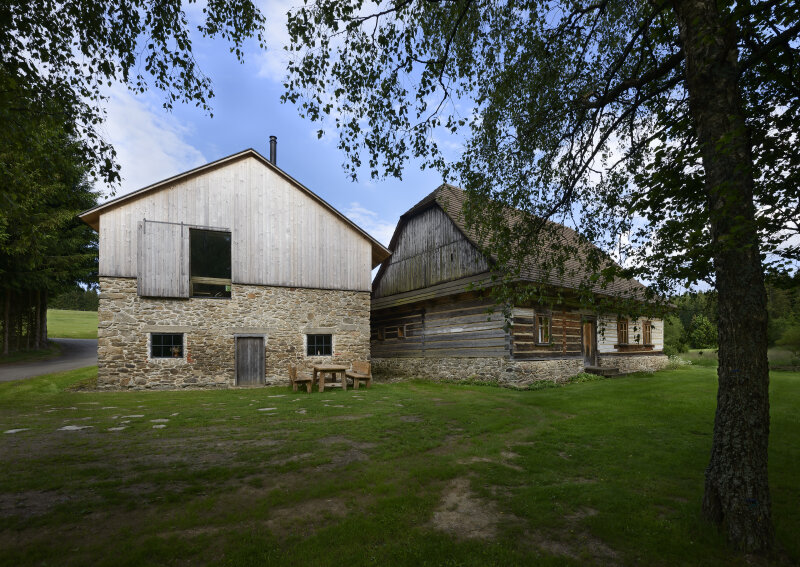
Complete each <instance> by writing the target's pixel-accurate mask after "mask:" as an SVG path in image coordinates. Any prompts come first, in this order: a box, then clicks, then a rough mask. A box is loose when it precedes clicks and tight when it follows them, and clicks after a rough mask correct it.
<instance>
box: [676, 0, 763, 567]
mask: <svg viewBox="0 0 800 567" xmlns="http://www.w3.org/2000/svg"><path fill="white" fill-rule="evenodd" d="M717 6H718V5H717V2H716V1H715V0H674V8H675V12H676V15H677V18H678V25H679V27H680V33H681V40H682V43H683V49H684V53H685V56H686V83H687V88H688V91H689V101H690V106H691V111H692V117H693V120H694V124H695V132H696V134H697V139H698V141H699V143H700V147H701V152H702V154H701V155H702V159H703V168H704V170H705V184H706V192H707V197H708V208H709V218H710V220H711V225H710V228H711V235H712V242H713V246H714V268H715V274H716V287H717V291H718V293H719V323H718V327H717V331H718V339H719V370H718V374H719V390H718V392H717V412H716V416H715V419H714V437H713V441H712V446H711V460H710V462H709V465H708V468H707V469H706V480H705V495H704V498H703V512H704V514H705V516H706V517H707V518H708V519H709V520H710V521H712V522H714V523H715V524H717V525H719V526H721V527H722V528H723V529H724V530H725V532H726V533H727V536H728V539H729V541H730V542H731V543H732V544H733V545H734V546H736V547H737V548H739V549H741V550H743V551H746V552H766V551H769V550H770V549H771V547H772V543H773V532H772V519H771V502H770V495H769V486H768V483H767V444H768V441H769V393H768V388H769V367H768V364H767V310H766V292H765V289H764V278H763V270H762V265H761V257H760V254H759V241H758V233H757V230H756V224H755V207H754V204H753V174H752V163H753V161H752V155H751V145H750V140H749V136H748V130H747V125H746V123H745V119H744V112H743V110H742V103H741V95H740V91H739V86H738V77H739V67H738V49H737V46H736V42H737V37H738V32H737V29H736V24H735V22H733V21H732V20H731V19H730V18H729V17H728V16H727V15H724V14H721V13H720V10H719V8H718V7H717Z"/></svg>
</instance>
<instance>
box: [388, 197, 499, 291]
mask: <svg viewBox="0 0 800 567" xmlns="http://www.w3.org/2000/svg"><path fill="white" fill-rule="evenodd" d="M389 248H390V249H391V250H392V255H391V257H390V258H389V259H388V260H387V261H386V262H385V263H384V265H383V266H382V267H381V271H380V273H379V274H378V277H377V278H376V279H375V282H374V284H373V297H375V298H378V297H385V296H388V295H394V294H397V293H403V292H407V291H412V290H416V289H422V288H426V287H430V286H433V285H436V284H440V283H442V282H448V281H453V280H458V279H461V278H465V277H468V276H472V275H475V274H480V273H484V272H487V271H488V270H489V262H488V261H487V260H486V258H485V257H484V256H483V254H481V253H480V251H479V250H478V249H477V248H476V247H475V245H474V244H472V243H471V242H470V241H469V240H468V239H467V238H466V236H464V233H463V232H461V230H460V229H459V228H458V227H457V226H456V225H455V223H454V222H453V221H452V220H451V219H450V217H448V216H447V214H445V212H444V211H443V210H442V209H441V207H439V206H438V205H436V204H434V205H432V206H430V207H428V208H425V209H423V210H420V211H418V212H415V213H414V214H412V215H411V216H409V217H408V218H404V219H401V221H400V226H398V228H397V230H396V232H395V234H394V236H393V238H392V243H391V244H390V246H389Z"/></svg>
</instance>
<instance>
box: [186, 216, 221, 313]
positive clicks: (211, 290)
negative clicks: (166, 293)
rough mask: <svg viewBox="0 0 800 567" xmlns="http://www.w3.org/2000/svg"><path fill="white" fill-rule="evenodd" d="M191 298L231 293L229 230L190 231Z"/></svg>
mask: <svg viewBox="0 0 800 567" xmlns="http://www.w3.org/2000/svg"><path fill="white" fill-rule="evenodd" d="M189 240H190V246H189V247H190V249H191V264H190V266H191V268H190V272H191V277H190V284H191V285H190V288H191V296H192V297H212V298H227V297H230V296H231V233H230V232H222V231H218V230H198V229H192V230H190V231H189Z"/></svg>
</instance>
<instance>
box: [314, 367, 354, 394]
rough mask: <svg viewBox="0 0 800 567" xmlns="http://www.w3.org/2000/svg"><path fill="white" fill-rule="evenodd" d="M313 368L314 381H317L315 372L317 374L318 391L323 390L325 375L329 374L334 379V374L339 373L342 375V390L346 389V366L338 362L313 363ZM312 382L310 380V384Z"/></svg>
mask: <svg viewBox="0 0 800 567" xmlns="http://www.w3.org/2000/svg"><path fill="white" fill-rule="evenodd" d="M313 368H314V382H316V381H317V374H319V391H320V392H324V391H325V375H326V374H331V375H332V376H333V379H334V380H336V375H337V374H339V375H341V377H342V390H347V377H346V376H345V375H344V373H345V372H346V371H347V366H341V365H339V364H315V365H314V366H313ZM314 382H311V383H312V384H313V383H314Z"/></svg>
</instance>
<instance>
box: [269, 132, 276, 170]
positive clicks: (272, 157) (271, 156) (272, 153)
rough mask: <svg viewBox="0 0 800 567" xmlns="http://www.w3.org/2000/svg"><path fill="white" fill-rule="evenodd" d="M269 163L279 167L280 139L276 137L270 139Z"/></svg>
mask: <svg viewBox="0 0 800 567" xmlns="http://www.w3.org/2000/svg"><path fill="white" fill-rule="evenodd" d="M269 161H271V162H272V165H278V138H277V137H275V136H270V137H269Z"/></svg>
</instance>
